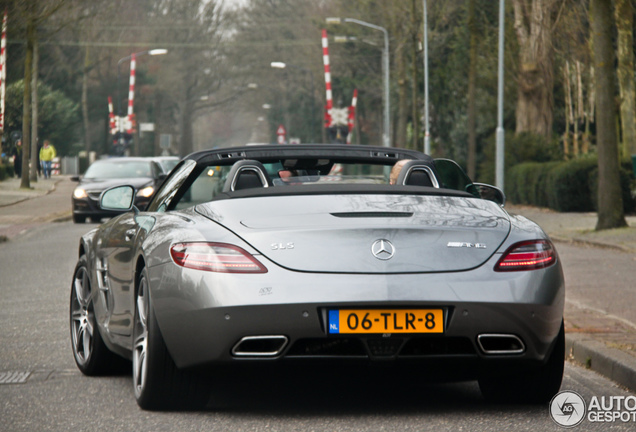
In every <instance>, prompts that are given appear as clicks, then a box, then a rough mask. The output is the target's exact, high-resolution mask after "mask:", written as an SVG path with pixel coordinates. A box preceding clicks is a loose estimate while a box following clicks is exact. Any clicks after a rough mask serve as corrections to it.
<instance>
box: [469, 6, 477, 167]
mask: <svg viewBox="0 0 636 432" xmlns="http://www.w3.org/2000/svg"><path fill="white" fill-rule="evenodd" d="M475 1H476V0H468V32H469V51H468V162H467V165H468V177H470V178H471V179H474V178H475V174H476V152H477V131H476V130H475V117H476V115H477V113H476V111H475V99H476V91H477V90H476V79H477V38H478V36H479V35H478V34H477V23H476V22H475Z"/></svg>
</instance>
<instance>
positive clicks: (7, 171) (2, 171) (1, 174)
mask: <svg viewBox="0 0 636 432" xmlns="http://www.w3.org/2000/svg"><path fill="white" fill-rule="evenodd" d="M14 174H15V173H14V171H13V166H11V165H4V164H0V181H2V180H6V179H8V178H11V177H13V175H14Z"/></svg>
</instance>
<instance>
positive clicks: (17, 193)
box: [0, 176, 636, 391]
mask: <svg viewBox="0 0 636 432" xmlns="http://www.w3.org/2000/svg"><path fill="white" fill-rule="evenodd" d="M76 184H77V183H75V182H73V181H71V179H70V176H54V177H53V178H52V179H48V180H44V179H42V178H40V179H38V181H37V182H35V183H32V185H31V186H32V189H30V190H24V189H20V180H18V179H15V178H14V179H8V180H5V181H3V182H0V242H2V241H11V239H12V238H14V237H16V236H18V235H19V234H20V233H22V232H24V231H25V230H27V229H29V228H30V227H32V226H35V225H38V224H42V223H47V222H51V221H63V220H70V218H71V194H72V193H73V189H74V188H75V185H76ZM35 198H37V199H35ZM506 210H507V211H508V212H509V213H513V214H521V215H523V216H525V217H527V218H528V219H531V220H533V221H534V222H536V223H538V224H539V225H540V226H541V227H542V228H543V229H544V230H545V231H546V232H547V233H548V234H549V235H550V237H551V238H552V239H553V240H554V241H555V242H557V243H558V242H569V243H575V244H584V245H590V246H594V247H597V248H610V249H613V250H617V251H619V253H622V254H629V255H633V262H634V266H636V216H628V217H627V218H626V219H627V222H628V224H629V227H627V228H620V229H615V230H606V231H601V232H595V231H594V227H595V225H596V219H597V216H596V213H558V212H555V211H552V210H549V209H542V208H535V207H528V206H515V205H506ZM598 250H599V253H602V250H603V249H598ZM630 271H631V269H630ZM634 289H636V287H634ZM565 328H566V352H567V353H568V355H569V360H571V361H574V362H577V363H580V364H582V365H584V366H586V367H589V368H591V369H593V370H595V371H597V372H599V373H600V374H602V375H605V376H607V377H608V378H610V379H612V380H614V381H616V382H617V383H619V384H620V385H622V386H624V387H627V388H629V389H630V390H632V391H636V323H631V322H628V321H627V320H624V319H621V318H618V317H612V316H608V315H607V314H604V313H603V312H601V311H598V310H593V309H590V308H586V307H583V306H579V305H576V304H573V303H572V302H568V301H566V307H565Z"/></svg>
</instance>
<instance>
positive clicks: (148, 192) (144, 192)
mask: <svg viewBox="0 0 636 432" xmlns="http://www.w3.org/2000/svg"><path fill="white" fill-rule="evenodd" d="M154 192H155V188H153V187H152V186H146V187H145V188H141V189H139V191H138V192H137V197H140V198H141V197H143V198H150V197H151V196H152V194H153V193H154Z"/></svg>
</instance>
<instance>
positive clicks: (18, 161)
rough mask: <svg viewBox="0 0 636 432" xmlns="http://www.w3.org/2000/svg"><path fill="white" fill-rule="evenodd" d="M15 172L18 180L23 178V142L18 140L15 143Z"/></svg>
mask: <svg viewBox="0 0 636 432" xmlns="http://www.w3.org/2000/svg"><path fill="white" fill-rule="evenodd" d="M12 155H13V171H14V172H15V176H16V177H17V178H20V177H22V140H17V141H16V142H15V147H14V148H13V152H12Z"/></svg>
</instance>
